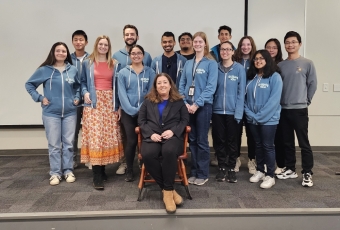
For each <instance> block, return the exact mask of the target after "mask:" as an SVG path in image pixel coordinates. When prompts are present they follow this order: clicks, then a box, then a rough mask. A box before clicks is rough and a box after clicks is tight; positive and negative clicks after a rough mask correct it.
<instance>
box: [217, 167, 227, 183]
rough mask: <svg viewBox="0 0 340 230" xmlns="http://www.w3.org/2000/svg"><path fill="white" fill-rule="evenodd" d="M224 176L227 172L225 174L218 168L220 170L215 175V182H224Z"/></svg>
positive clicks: (223, 169)
mask: <svg viewBox="0 0 340 230" xmlns="http://www.w3.org/2000/svg"><path fill="white" fill-rule="evenodd" d="M226 174H227V172H226V170H225V168H220V169H219V170H218V173H217V175H216V180H217V181H218V182H222V181H225V176H226Z"/></svg>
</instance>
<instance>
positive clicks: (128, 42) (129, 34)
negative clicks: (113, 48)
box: [112, 24, 152, 175]
mask: <svg viewBox="0 0 340 230" xmlns="http://www.w3.org/2000/svg"><path fill="white" fill-rule="evenodd" d="M138 39H139V35H138V29H137V27H136V26H134V25H130V24H127V25H125V26H124V28H123V40H124V42H125V47H124V48H122V49H120V50H118V51H117V52H115V53H114V54H113V57H112V58H114V59H116V60H117V61H118V62H119V63H120V66H121V68H124V67H125V66H127V65H131V58H130V55H129V53H128V52H129V50H130V48H131V47H132V46H133V45H135V44H137V41H138ZM151 62H152V58H151V56H150V54H149V53H148V52H146V51H145V52H144V58H143V65H145V66H151ZM121 131H122V138H123V145H125V142H126V138H127V137H126V134H125V133H124V130H121ZM120 163H121V164H120V165H119V167H118V169H117V171H116V174H117V175H124V174H125V173H126V167H127V166H126V159H125V156H124V157H123V158H122V159H121V160H120Z"/></svg>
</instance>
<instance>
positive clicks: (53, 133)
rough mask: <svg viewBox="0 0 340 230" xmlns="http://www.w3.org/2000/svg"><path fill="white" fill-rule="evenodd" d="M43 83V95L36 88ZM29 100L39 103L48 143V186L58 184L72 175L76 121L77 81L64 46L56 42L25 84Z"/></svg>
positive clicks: (75, 72)
mask: <svg viewBox="0 0 340 230" xmlns="http://www.w3.org/2000/svg"><path fill="white" fill-rule="evenodd" d="M41 84H43V92H44V93H43V95H41V94H40V93H39V92H38V91H37V88H38V86H39V85H41ZM25 87H26V90H27V92H28V93H29V94H30V95H31V97H32V99H33V100H34V101H36V102H40V103H41V107H42V120H43V124H44V127H45V131H46V138H47V141H48V153H49V161H50V175H51V178H50V185H58V184H59V183H60V181H61V176H64V177H65V179H66V181H67V182H70V183H71V182H74V181H75V180H76V178H75V176H74V175H73V143H72V142H73V138H74V133H75V128H76V121H77V105H78V103H79V98H80V93H79V88H80V81H79V77H78V71H77V68H76V67H74V66H73V65H72V59H71V55H70V52H69V50H68V48H67V45H66V44H65V43H63V42H57V43H55V44H54V45H53V46H52V48H51V51H50V53H49V54H48V56H47V59H46V61H44V62H43V63H42V64H41V65H40V66H39V68H38V69H37V70H36V71H35V72H34V74H33V75H32V76H31V77H30V79H28V81H27V82H26V84H25Z"/></svg>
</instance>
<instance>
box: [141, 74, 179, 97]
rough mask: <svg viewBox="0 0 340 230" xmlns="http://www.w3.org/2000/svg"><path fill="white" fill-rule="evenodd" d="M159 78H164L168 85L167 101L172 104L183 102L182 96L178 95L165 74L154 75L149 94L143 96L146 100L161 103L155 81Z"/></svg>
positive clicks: (174, 86)
mask: <svg viewBox="0 0 340 230" xmlns="http://www.w3.org/2000/svg"><path fill="white" fill-rule="evenodd" d="M159 77H166V78H167V79H168V81H169V83H170V87H171V88H170V92H169V101H171V102H174V101H179V100H183V96H182V95H181V94H179V92H178V90H177V88H176V85H175V83H174V81H173V80H172V79H171V77H170V76H169V75H168V74H167V73H159V74H157V75H156V77H155V80H154V81H153V84H152V88H151V90H150V93H148V94H147V95H146V96H145V98H146V99H148V100H150V101H151V102H153V103H160V102H162V101H163V99H162V98H161V96H160V95H159V94H158V92H157V79H158V78H159Z"/></svg>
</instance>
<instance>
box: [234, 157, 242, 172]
mask: <svg viewBox="0 0 340 230" xmlns="http://www.w3.org/2000/svg"><path fill="white" fill-rule="evenodd" d="M240 167H241V159H240V158H239V157H238V158H236V164H235V168H234V171H235V172H239V171H240Z"/></svg>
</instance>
